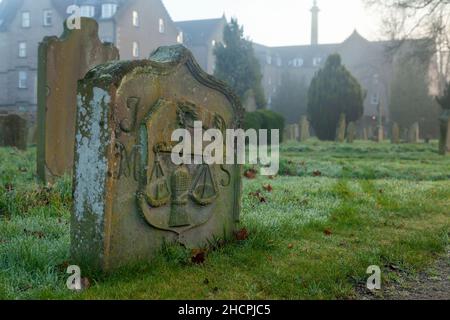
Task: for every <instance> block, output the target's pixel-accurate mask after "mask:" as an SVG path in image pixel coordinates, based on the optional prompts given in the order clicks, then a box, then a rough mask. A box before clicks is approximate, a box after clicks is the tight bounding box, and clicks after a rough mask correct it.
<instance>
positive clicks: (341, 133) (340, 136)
mask: <svg viewBox="0 0 450 320" xmlns="http://www.w3.org/2000/svg"><path fill="white" fill-rule="evenodd" d="M345 127H346V120H345V114H344V113H342V114H341V115H340V116H339V122H338V126H337V130H336V141H337V142H344V141H345V129H346V128H345Z"/></svg>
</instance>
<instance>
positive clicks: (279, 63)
mask: <svg viewBox="0 0 450 320" xmlns="http://www.w3.org/2000/svg"><path fill="white" fill-rule="evenodd" d="M282 65H283V60H281V58H280V57H277V66H278V67H281V66H282Z"/></svg>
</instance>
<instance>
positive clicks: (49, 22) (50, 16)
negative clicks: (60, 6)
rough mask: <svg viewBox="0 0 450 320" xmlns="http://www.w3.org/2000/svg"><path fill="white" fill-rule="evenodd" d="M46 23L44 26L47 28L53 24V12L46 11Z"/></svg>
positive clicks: (44, 22)
mask: <svg viewBox="0 0 450 320" xmlns="http://www.w3.org/2000/svg"><path fill="white" fill-rule="evenodd" d="M43 18H44V21H43V24H44V26H45V27H49V26H51V25H52V24H53V12H52V10H44V17H43Z"/></svg>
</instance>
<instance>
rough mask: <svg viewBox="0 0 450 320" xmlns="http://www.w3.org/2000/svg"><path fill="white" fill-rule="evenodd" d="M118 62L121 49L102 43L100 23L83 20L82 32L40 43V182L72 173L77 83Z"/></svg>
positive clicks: (49, 38) (51, 38)
mask: <svg viewBox="0 0 450 320" xmlns="http://www.w3.org/2000/svg"><path fill="white" fill-rule="evenodd" d="M117 59H119V52H118V50H117V49H116V48H115V47H114V46H113V45H111V44H102V43H101V41H100V40H99V38H98V24H97V22H96V21H95V20H93V19H88V18H82V19H81V29H79V30H76V29H75V30H68V29H67V27H66V24H65V23H64V33H63V34H62V36H61V38H57V37H46V38H44V40H43V42H42V43H40V44H39V65H38V148H37V173H38V176H39V177H40V179H41V180H43V181H44V182H45V181H53V180H54V179H55V178H56V177H61V176H63V175H64V174H71V173H72V168H73V150H74V141H75V138H74V137H75V115H76V105H77V81H78V80H79V79H82V78H83V77H84V75H85V74H86V72H87V71H89V70H90V69H92V68H93V67H94V66H96V65H99V64H101V63H104V62H107V61H110V60H117Z"/></svg>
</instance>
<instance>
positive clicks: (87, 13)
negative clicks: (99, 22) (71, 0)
mask: <svg viewBox="0 0 450 320" xmlns="http://www.w3.org/2000/svg"><path fill="white" fill-rule="evenodd" d="M80 15H81V16H82V17H87V18H93V17H94V16H95V7H94V6H81V7H80Z"/></svg>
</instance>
